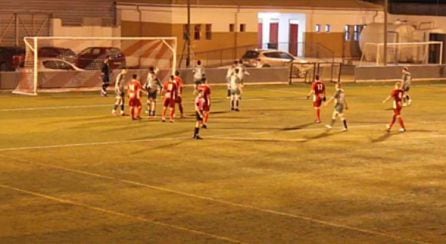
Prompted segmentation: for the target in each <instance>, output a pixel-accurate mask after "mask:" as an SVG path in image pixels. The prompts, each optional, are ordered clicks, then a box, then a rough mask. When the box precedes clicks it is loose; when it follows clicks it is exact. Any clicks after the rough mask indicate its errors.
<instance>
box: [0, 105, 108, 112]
mask: <svg viewBox="0 0 446 244" xmlns="http://www.w3.org/2000/svg"><path fill="white" fill-rule="evenodd" d="M112 106H113V104H96V105H74V106H52V107H31V108H3V109H0V112H15V111H36V110H57V109H77V108H102V107H112Z"/></svg>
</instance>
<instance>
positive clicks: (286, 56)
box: [279, 53, 294, 60]
mask: <svg viewBox="0 0 446 244" xmlns="http://www.w3.org/2000/svg"><path fill="white" fill-rule="evenodd" d="M279 55H280V58H282V59H288V60H293V59H294V58H293V57H292V56H291V55H289V54H288V53H279Z"/></svg>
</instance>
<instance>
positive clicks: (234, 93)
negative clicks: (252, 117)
mask: <svg viewBox="0 0 446 244" xmlns="http://www.w3.org/2000/svg"><path fill="white" fill-rule="evenodd" d="M238 72H239V69H237V68H236V69H235V70H234V73H233V74H232V76H231V82H230V83H229V85H230V89H231V111H237V112H238V111H240V108H239V106H240V86H241V83H240V79H239V76H238Z"/></svg>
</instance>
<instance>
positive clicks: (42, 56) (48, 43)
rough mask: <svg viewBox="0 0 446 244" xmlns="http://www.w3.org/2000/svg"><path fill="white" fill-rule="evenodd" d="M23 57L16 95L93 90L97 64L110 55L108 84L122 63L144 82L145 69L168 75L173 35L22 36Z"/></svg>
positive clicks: (98, 83) (173, 50)
mask: <svg viewBox="0 0 446 244" xmlns="http://www.w3.org/2000/svg"><path fill="white" fill-rule="evenodd" d="M24 42H25V45H26V54H25V62H24V65H23V68H22V69H20V79H19V82H18V85H17V87H16V89H15V90H14V91H13V92H14V93H17V94H27V95H37V94H38V93H39V92H43V91H50V92H56V91H71V90H94V89H99V87H100V86H101V85H102V76H101V68H102V66H103V64H104V60H106V59H107V57H109V59H110V66H111V68H112V72H111V74H110V87H112V86H113V83H114V80H115V77H116V76H117V74H118V73H119V72H120V70H121V69H122V68H127V69H128V74H129V75H128V77H131V76H132V74H137V75H138V76H139V77H140V80H141V82H142V83H143V82H145V78H146V76H147V73H148V68H149V67H150V66H154V67H156V68H158V70H159V73H158V77H159V78H160V79H161V80H164V79H167V78H168V76H169V75H171V74H172V73H173V72H174V70H175V65H176V57H177V56H176V49H177V39H176V37H25V38H24Z"/></svg>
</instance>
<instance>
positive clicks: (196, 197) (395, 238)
mask: <svg viewBox="0 0 446 244" xmlns="http://www.w3.org/2000/svg"><path fill="white" fill-rule="evenodd" d="M0 156H1V157H3V158H7V159H11V160H14V161H16V162H22V163H27V164H34V165H39V166H43V167H48V168H53V169H58V170H62V171H66V172H71V173H76V174H81V175H86V176H93V177H96V178H102V179H107V180H113V181H117V182H122V183H126V184H129V185H134V186H140V187H145V188H149V189H152V190H157V191H160V192H168V193H171V194H175V195H180V196H185V197H191V198H195V199H201V200H205V201H210V202H215V203H220V204H223V205H227V206H232V207H238V208H243V209H250V210H255V211H258V212H262V213H268V214H273V215H278V216H283V217H288V218H293V219H299V220H304V221H308V222H312V223H317V224H320V225H325V226H330V227H334V228H339V229H345V230H350V231H355V232H359V233H363V234H369V235H374V236H381V237H385V238H389V239H394V240H403V241H408V242H413V243H426V242H422V241H418V240H412V239H408V238H403V237H400V236H397V235H392V234H388V233H385V232H379V231H375V230H368V229H363V228H358V227H354V226H349V225H343V224H338V223H334V222H329V221H325V220H321V219H316V218H312V217H309V216H305V215H300V214H291V213H286V212H281V211H277V210H272V209H267V208H261V207H256V206H253V205H247V204H241V203H236V202H231V201H227V200H222V199H217V198H213V197H208V196H202V195H197V194H193V193H187V192H182V191H177V190H172V189H169V188H164V187H159V186H154V185H149V184H146V183H141V182H137V181H132V180H126V179H121V178H117V177H112V176H107V175H102V174H97V173H92V172H88V171H83V170H77V169H70V168H66V167H62V166H55V165H52V164H46V163H35V162H32V161H29V160H24V159H18V158H13V157H9V156H4V155H0ZM0 186H2V185H0Z"/></svg>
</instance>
